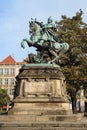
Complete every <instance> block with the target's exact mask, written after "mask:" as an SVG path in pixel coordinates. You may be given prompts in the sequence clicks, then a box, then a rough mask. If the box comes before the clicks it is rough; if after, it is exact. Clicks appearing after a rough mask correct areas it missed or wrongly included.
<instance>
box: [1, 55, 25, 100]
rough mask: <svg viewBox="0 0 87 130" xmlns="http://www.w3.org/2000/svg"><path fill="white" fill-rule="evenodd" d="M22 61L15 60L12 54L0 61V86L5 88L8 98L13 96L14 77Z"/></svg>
mask: <svg viewBox="0 0 87 130" xmlns="http://www.w3.org/2000/svg"><path fill="white" fill-rule="evenodd" d="M23 64H24V62H16V61H15V60H14V59H13V57H12V56H8V57H6V58H5V59H4V60H3V61H1V62H0V87H1V88H2V89H5V90H7V93H8V95H9V97H10V99H11V100H12V99H13V96H14V87H15V80H16V79H15V77H16V76H17V75H18V73H19V69H20V68H21V66H22V65H23Z"/></svg>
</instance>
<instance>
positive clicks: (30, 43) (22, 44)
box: [21, 38, 32, 48]
mask: <svg viewBox="0 0 87 130" xmlns="http://www.w3.org/2000/svg"><path fill="white" fill-rule="evenodd" d="M25 42H27V44H28V46H29V47H30V46H32V42H31V41H30V40H28V39H27V38H25V39H23V40H22V42H21V47H22V48H25V45H24V43H25Z"/></svg>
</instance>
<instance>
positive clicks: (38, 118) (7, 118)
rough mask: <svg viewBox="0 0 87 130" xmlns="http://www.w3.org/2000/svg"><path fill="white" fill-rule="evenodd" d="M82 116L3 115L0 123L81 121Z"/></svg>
mask: <svg viewBox="0 0 87 130" xmlns="http://www.w3.org/2000/svg"><path fill="white" fill-rule="evenodd" d="M81 118H82V115H80V114H75V115H74V114H73V115H4V116H0V122H1V121H4V122H9V121H10V122H14V121H19V122H21V121H38V122H43V121H47V122H49V121H53V122H54V121H69V122H70V121H79V120H81Z"/></svg>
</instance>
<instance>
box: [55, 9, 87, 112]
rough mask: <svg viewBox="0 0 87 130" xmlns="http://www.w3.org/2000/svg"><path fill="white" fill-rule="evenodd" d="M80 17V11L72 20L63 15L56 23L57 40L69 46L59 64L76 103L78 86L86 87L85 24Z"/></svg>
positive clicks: (86, 47)
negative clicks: (61, 40)
mask: <svg viewBox="0 0 87 130" xmlns="http://www.w3.org/2000/svg"><path fill="white" fill-rule="evenodd" d="M82 15H83V11H82V10H81V9H80V10H79V12H77V13H76V15H75V16H73V17H72V18H68V17H67V16H65V15H63V16H62V20H61V21H59V22H57V27H58V37H59V40H60V39H61V38H62V39H63V41H65V42H67V43H69V46H70V48H69V51H68V52H67V53H66V54H64V55H63V56H62V57H61V61H60V64H61V66H62V70H63V73H64V74H65V77H66V82H67V90H68V93H69V94H70V97H71V99H72V101H73V99H74V101H76V94H77V92H78V91H79V90H80V86H83V88H84V90H85V91H86V86H87V24H86V23H85V22H83V21H82ZM74 107H75V106H73V110H74ZM74 111H75V110H74Z"/></svg>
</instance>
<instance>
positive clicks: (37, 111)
mask: <svg viewBox="0 0 87 130" xmlns="http://www.w3.org/2000/svg"><path fill="white" fill-rule="evenodd" d="M65 113H66V114H67V115H70V114H72V111H66V110H60V109H57V110H54V109H53V110H52V109H39V108H38V109H25V110H24V109H22V108H21V109H17V108H16V109H15V110H14V111H12V114H13V115H15V114H18V115H20V114H22V115H26V114H27V115H65ZM10 114H11V111H10Z"/></svg>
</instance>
